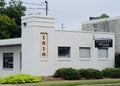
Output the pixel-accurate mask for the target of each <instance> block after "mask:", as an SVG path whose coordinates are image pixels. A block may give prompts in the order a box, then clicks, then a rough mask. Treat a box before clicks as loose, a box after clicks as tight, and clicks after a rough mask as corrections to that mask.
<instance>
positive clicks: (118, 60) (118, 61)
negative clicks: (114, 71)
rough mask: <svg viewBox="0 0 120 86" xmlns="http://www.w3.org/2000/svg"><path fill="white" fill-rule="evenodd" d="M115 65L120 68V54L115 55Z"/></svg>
mask: <svg viewBox="0 0 120 86" xmlns="http://www.w3.org/2000/svg"><path fill="white" fill-rule="evenodd" d="M115 67H116V68H120V54H116V55H115Z"/></svg>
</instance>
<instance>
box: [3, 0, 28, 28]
mask: <svg viewBox="0 0 120 86" xmlns="http://www.w3.org/2000/svg"><path fill="white" fill-rule="evenodd" d="M25 10H26V8H25V7H24V6H22V2H21V1H15V0H11V1H10V2H9V6H8V7H7V8H6V9H4V11H3V14H5V15H7V16H9V17H10V18H11V19H15V22H16V23H17V24H18V25H20V26H21V16H24V15H25V13H24V12H25Z"/></svg>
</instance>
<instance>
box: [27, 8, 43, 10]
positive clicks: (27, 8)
mask: <svg viewBox="0 0 120 86" xmlns="http://www.w3.org/2000/svg"><path fill="white" fill-rule="evenodd" d="M27 9H43V10H44V9H45V8H27Z"/></svg>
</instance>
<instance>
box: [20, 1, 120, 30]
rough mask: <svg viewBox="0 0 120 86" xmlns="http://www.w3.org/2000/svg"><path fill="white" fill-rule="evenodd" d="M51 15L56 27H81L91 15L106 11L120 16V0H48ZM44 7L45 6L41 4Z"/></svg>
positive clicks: (29, 11)
mask: <svg viewBox="0 0 120 86" xmlns="http://www.w3.org/2000/svg"><path fill="white" fill-rule="evenodd" d="M22 1H23V2H29V3H37V4H40V3H41V2H44V1H45V0H22ZM48 3H49V16H52V17H55V20H56V27H57V28H61V24H62V23H64V27H65V28H68V29H71V28H74V29H80V28H81V27H80V23H81V22H82V21H87V20H88V19H89V17H90V16H99V15H101V14H102V13H106V14H108V15H109V16H111V17H112V16H120V0H48ZM25 5H26V6H27V7H34V8H35V7H36V8H38V7H39V6H37V5H27V4H25ZM41 7H44V6H41ZM32 12H34V13H35V12H36V13H37V12H41V14H42V15H44V13H45V11H43V10H27V13H32Z"/></svg>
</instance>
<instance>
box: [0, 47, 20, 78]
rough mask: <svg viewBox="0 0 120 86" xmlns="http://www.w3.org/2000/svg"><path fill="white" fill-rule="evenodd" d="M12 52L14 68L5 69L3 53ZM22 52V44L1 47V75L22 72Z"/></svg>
mask: <svg viewBox="0 0 120 86" xmlns="http://www.w3.org/2000/svg"><path fill="white" fill-rule="evenodd" d="M9 52H10V53H12V52H13V55H14V56H13V59H14V60H13V64H14V65H13V69H4V68H3V53H9ZM20 52H21V46H9V47H5V46H4V47H0V77H2V76H7V75H11V74H17V73H21V70H20Z"/></svg>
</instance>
